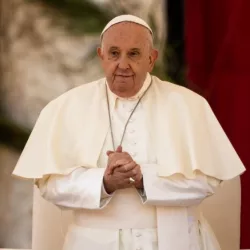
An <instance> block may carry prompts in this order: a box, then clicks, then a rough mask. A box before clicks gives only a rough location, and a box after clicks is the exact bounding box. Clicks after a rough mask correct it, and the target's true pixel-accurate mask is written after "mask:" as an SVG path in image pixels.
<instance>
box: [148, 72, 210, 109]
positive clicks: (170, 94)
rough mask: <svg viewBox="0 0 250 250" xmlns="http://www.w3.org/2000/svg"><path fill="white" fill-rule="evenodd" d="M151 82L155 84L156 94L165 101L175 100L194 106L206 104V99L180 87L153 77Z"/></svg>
mask: <svg viewBox="0 0 250 250" xmlns="http://www.w3.org/2000/svg"><path fill="white" fill-rule="evenodd" d="M153 81H154V83H155V88H156V90H157V92H158V93H159V94H160V95H161V96H162V97H163V98H164V99H165V100H169V99H171V100H175V101H182V102H184V103H186V104H190V105H192V104H194V105H197V104H199V103H203V104H206V103H207V101H206V99H205V98H204V97H203V96H201V95H199V94H197V93H195V92H194V91H192V90H190V89H188V88H186V87H184V86H180V85H177V84H174V83H171V82H168V81H162V80H161V79H159V78H157V77H155V76H153Z"/></svg>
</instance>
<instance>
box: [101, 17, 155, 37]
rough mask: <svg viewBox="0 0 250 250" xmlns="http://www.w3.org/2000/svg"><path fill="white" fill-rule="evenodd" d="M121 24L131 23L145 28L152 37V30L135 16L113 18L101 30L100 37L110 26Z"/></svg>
mask: <svg viewBox="0 0 250 250" xmlns="http://www.w3.org/2000/svg"><path fill="white" fill-rule="evenodd" d="M122 22H132V23H137V24H139V25H142V26H144V27H145V28H147V29H148V30H149V31H150V33H151V34H152V35H153V31H152V29H151V28H150V27H149V25H148V24H147V23H146V22H145V21H144V20H142V19H141V18H139V17H137V16H133V15H121V16H117V17H115V18H113V19H112V20H111V21H110V22H109V23H108V24H107V25H106V26H105V28H104V29H103V31H102V33H101V37H102V36H103V34H104V32H105V31H107V30H108V29H109V28H110V27H111V26H113V25H115V24H117V23H122Z"/></svg>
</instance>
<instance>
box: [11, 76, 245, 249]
mask: <svg viewBox="0 0 250 250" xmlns="http://www.w3.org/2000/svg"><path fill="white" fill-rule="evenodd" d="M148 77H150V76H148ZM147 79H148V78H147ZM105 88H106V85H105V81H104V80H103V79H102V80H100V81H97V82H95V83H91V84H87V85H85V86H84V87H83V86H82V87H79V88H77V89H76V90H72V91H71V92H70V93H71V94H70V93H68V94H65V95H63V96H62V97H59V98H58V99H57V100H55V101H53V102H52V103H51V104H50V105H48V106H47V107H46V108H45V110H44V111H43V114H42V115H41V117H40V118H39V121H38V122H37V125H36V127H35V128H34V130H33V133H32V135H31V138H30V139H29V142H28V143H27V145H26V148H25V150H24V153H23V154H22V156H21V158H20V160H19V162H18V164H17V167H16V169H15V171H14V174H16V175H21V176H23V177H28V178H30V177H33V178H41V177H43V176H45V175H48V174H60V175H67V174H69V173H71V172H72V171H73V170H75V169H77V168H79V167H85V168H87V169H88V170H87V171H86V173H84V176H83V177H81V178H83V180H84V178H85V179H86V180H87V181H86V182H85V183H83V184H81V185H79V186H76V184H73V186H72V187H69V186H68V187H67V188H66V189H65V190H66V196H65V197H67V198H66V199H63V192H61V194H60V196H61V197H59V198H58V199H59V201H60V202H61V201H65V200H66V201H67V199H69V194H71V193H72V192H73V191H74V190H75V191H76V192H75V193H74V195H73V201H74V202H75V201H77V200H78V199H77V196H78V197H79V196H81V197H82V196H83V197H85V199H84V200H83V201H82V206H85V209H87V210H86V211H91V209H92V210H93V213H98V212H99V211H102V210H103V211H105V208H108V207H109V205H110V204H111V202H112V201H113V200H115V199H114V197H115V195H114V197H113V199H110V197H109V198H108V199H110V203H109V204H108V205H107V202H106V203H105V204H101V202H102V201H103V199H101V190H102V178H101V177H102V175H103V172H102V175H101V172H100V171H101V168H100V167H101V166H100V165H99V164H98V162H99V161H98V159H100V152H101V150H102V149H103V151H105V150H106V149H110V148H111V146H110V145H108V140H107V141H106V138H107V135H108V128H109V124H108V114H107V108H106V107H107V106H106V97H105ZM141 104H142V105H141V106H142V110H143V113H144V114H142V116H139V117H140V119H144V118H145V121H146V122H145V124H143V129H144V128H145V130H146V131H147V132H148V136H146V137H145V138H146V140H148V141H149V143H147V147H148V145H149V146H150V148H149V149H147V147H144V150H145V154H146V155H147V150H150V153H155V155H150V154H149V156H152V157H150V158H148V159H147V160H146V161H149V163H151V164H154V166H155V167H156V168H157V169H156V173H157V178H156V179H155V180H154V181H152V180H151V181H150V180H149V181H145V187H146V186H147V183H146V182H149V183H150V185H153V186H155V187H156V188H155V192H156V194H152V197H151V199H152V201H153V202H152V203H151V205H152V206H153V205H159V204H160V203H161V205H160V206H157V207H156V220H157V221H156V223H157V229H158V248H159V250H169V249H171V250H172V249H175V250H187V246H189V248H190V247H191V245H192V243H194V244H195V247H194V248H193V249H195V250H196V249H197V250H198V249H199V242H198V241H197V240H193V238H192V237H190V220H189V219H188V218H190V208H188V207H185V206H178V207H174V206H176V204H179V203H180V204H181V203H182V201H181V202H180V201H179V202H176V201H175V202H174V203H173V204H172V205H171V202H170V201H168V202H166V201H165V200H162V198H161V200H160V202H159V200H158V199H159V197H160V196H159V190H157V189H158V188H157V185H159V182H158V181H159V180H160V179H161V181H162V180H164V179H165V178H166V179H168V178H170V177H174V176H175V175H177V174H180V176H181V177H182V178H184V177H185V178H186V179H192V181H194V180H195V178H196V176H197V173H203V174H205V175H207V176H212V177H215V178H217V179H222V180H225V179H229V178H232V177H234V176H235V175H238V174H240V173H242V172H243V171H244V170H245V168H244V166H243V165H242V163H241V161H240V160H239V158H238V156H237V154H236V153H235V151H234V149H233V148H232V145H231V144H230V142H229V141H228V139H227V137H226V136H225V134H224V133H223V131H222V129H221V127H220V126H219V124H218V121H217V120H216V118H215V117H214V115H213V113H212V112H211V110H210V108H209V106H208V104H207V103H206V102H205V100H204V99H203V98H201V97H199V96H197V95H195V94H193V93H192V92H190V91H188V90H185V89H184V88H180V87H178V86H175V85H172V84H169V83H166V82H162V81H160V80H159V79H157V78H155V77H153V82H152V86H151V88H150V91H149V92H148V93H147V95H146V96H145V98H143V100H142V103H141ZM118 106H119V105H118ZM83 114H84V115H83ZM114 117H115V115H114ZM100 121H101V124H100ZM132 123H133V122H131V124H132ZM135 124H136V122H135ZM129 125H130V124H129ZM131 126H132V125H131ZM139 130H141V128H140V129H139ZM138 133H139V134H140V133H141V134H140V135H142V136H143V131H140V132H138ZM134 138H135V137H134ZM138 139H139V138H138ZM126 140H128V138H126ZM139 140H140V139H139ZM104 142H105V143H106V146H105V147H108V148H105V147H104V146H103V145H104ZM128 142H129V140H128ZM130 147H131V145H130V146H129V147H128V149H129V148H130ZM142 148H143V147H142ZM151 149H152V150H151ZM140 155H141V156H142V155H143V154H142V153H141V152H138V155H135V157H139V156H140ZM224 155H226V156H227V157H222V156H224ZM138 159H139V158H138ZM141 159H142V160H143V158H141ZM146 161H145V163H148V162H146ZM142 162H143V161H142ZM142 166H143V164H142ZM98 167H99V168H98ZM102 169H103V168H102ZM95 171H96V172H95ZM93 173H96V174H93ZM85 174H86V175H85ZM145 174H146V172H145ZM95 175H97V176H98V181H97V180H94V181H93V180H91V176H92V177H93V176H95ZM154 177H155V176H153V178H154ZM79 178H80V177H79ZM185 178H184V179H185ZM168 181H169V180H168ZM168 181H167V182H164V184H163V185H160V186H161V187H162V188H163V187H165V188H166V192H169V191H170V190H168V189H171V190H172V189H173V187H172V186H169V184H167V183H168ZM186 181H188V180H186ZM186 181H185V183H186ZM199 182H200V181H199ZM93 183H94V185H93ZM70 184H72V183H70ZM193 184H194V183H193ZM182 185H184V184H183V183H182ZM195 185H196V186H195V188H192V187H191V184H188V186H189V188H190V191H191V194H190V195H191V196H193V195H194V196H195V195H196V193H197V186H199V187H201V185H197V184H195ZM83 187H84V188H83ZM93 187H94V188H93ZM204 188H205V189H206V190H204V191H201V190H198V194H199V195H198V198H197V199H201V200H202V199H204V198H205V194H208V195H210V194H211V189H207V188H208V186H207V185H205V186H204ZM50 190H52V191H54V190H55V189H54V190H53V189H50ZM145 190H146V194H147V192H148V191H147V188H145ZM174 190H175V189H174ZM183 190H184V189H183V188H181V190H179V191H178V192H179V193H180V192H183ZM175 191H176V190H175ZM193 191H195V194H193ZM55 194H56V192H55V193H54V196H50V197H54V198H55V197H56V195H55ZM201 194H203V195H204V196H202V195H201ZM150 195H151V194H150ZM174 196H176V199H178V198H180V199H182V198H183V197H178V196H177V195H173V196H171V195H170V197H174ZM48 197H49V196H48ZM117 197H119V196H117ZM147 198H148V202H149V197H147ZM166 198H168V197H166ZM197 199H195V198H194V199H193V200H194V201H195V204H197ZM186 200H187V199H186ZM71 201H72V199H71ZM172 201H173V199H172ZM154 202H155V204H154ZM80 203H81V200H80ZM164 204H167V205H166V206H165V205H164ZM105 205H107V206H106V207H105ZM146 206H147V205H145V207H146ZM100 208H103V209H100ZM193 209H195V208H193ZM193 209H191V210H193ZM79 211H80V210H79ZM107 211H109V210H107ZM119 212H120V213H121V209H120V211H119ZM137 213H138V212H137ZM84 214H85V213H84ZM191 214H192V215H191V218H193V220H191V221H194V223H193V225H196V226H197V221H198V220H199V213H198V214H197V215H195V216H194V214H196V213H194V214H193V213H191ZM95 215H96V214H95ZM80 217H81V216H80ZM194 218H195V219H194ZM116 219H117V218H116ZM117 221H119V220H117ZM78 222H79V220H78ZM108 224H110V222H108V223H107V225H108ZM203 226H204V227H206V226H205V224H204V225H203ZM117 230H118V229H117ZM204 231H209V230H204ZM200 233H201V234H202V233H203V232H200ZM180 235H181V240H178V239H179V237H180ZM202 238H203V237H202ZM205 238H206V242H209V244H210V245H212V246H213V250H214V249H216V250H217V249H218V248H217V246H216V243H215V242H216V241H215V239H214V238H213V237H212V236H211V234H206V235H205ZM197 244H198V245H197ZM203 248H205V246H204V247H203ZM190 249H192V248H190ZM190 249H188V250H190ZM209 250H210V249H209Z"/></svg>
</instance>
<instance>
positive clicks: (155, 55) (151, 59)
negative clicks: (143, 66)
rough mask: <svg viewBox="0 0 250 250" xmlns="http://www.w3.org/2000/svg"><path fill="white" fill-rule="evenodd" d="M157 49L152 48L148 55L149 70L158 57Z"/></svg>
mask: <svg viewBox="0 0 250 250" xmlns="http://www.w3.org/2000/svg"><path fill="white" fill-rule="evenodd" d="M158 54H159V52H158V50H156V49H152V51H151V54H150V56H149V72H151V71H152V70H153V68H154V66H155V62H156V60H157V58H158Z"/></svg>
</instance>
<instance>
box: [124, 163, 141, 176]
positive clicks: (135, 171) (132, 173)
mask: <svg viewBox="0 0 250 250" xmlns="http://www.w3.org/2000/svg"><path fill="white" fill-rule="evenodd" d="M141 175H142V173H141V168H140V166H139V165H136V167H135V168H133V169H131V170H130V171H128V172H126V173H125V176H126V178H127V177H132V178H133V179H135V180H137V179H138V178H140V176H141Z"/></svg>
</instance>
